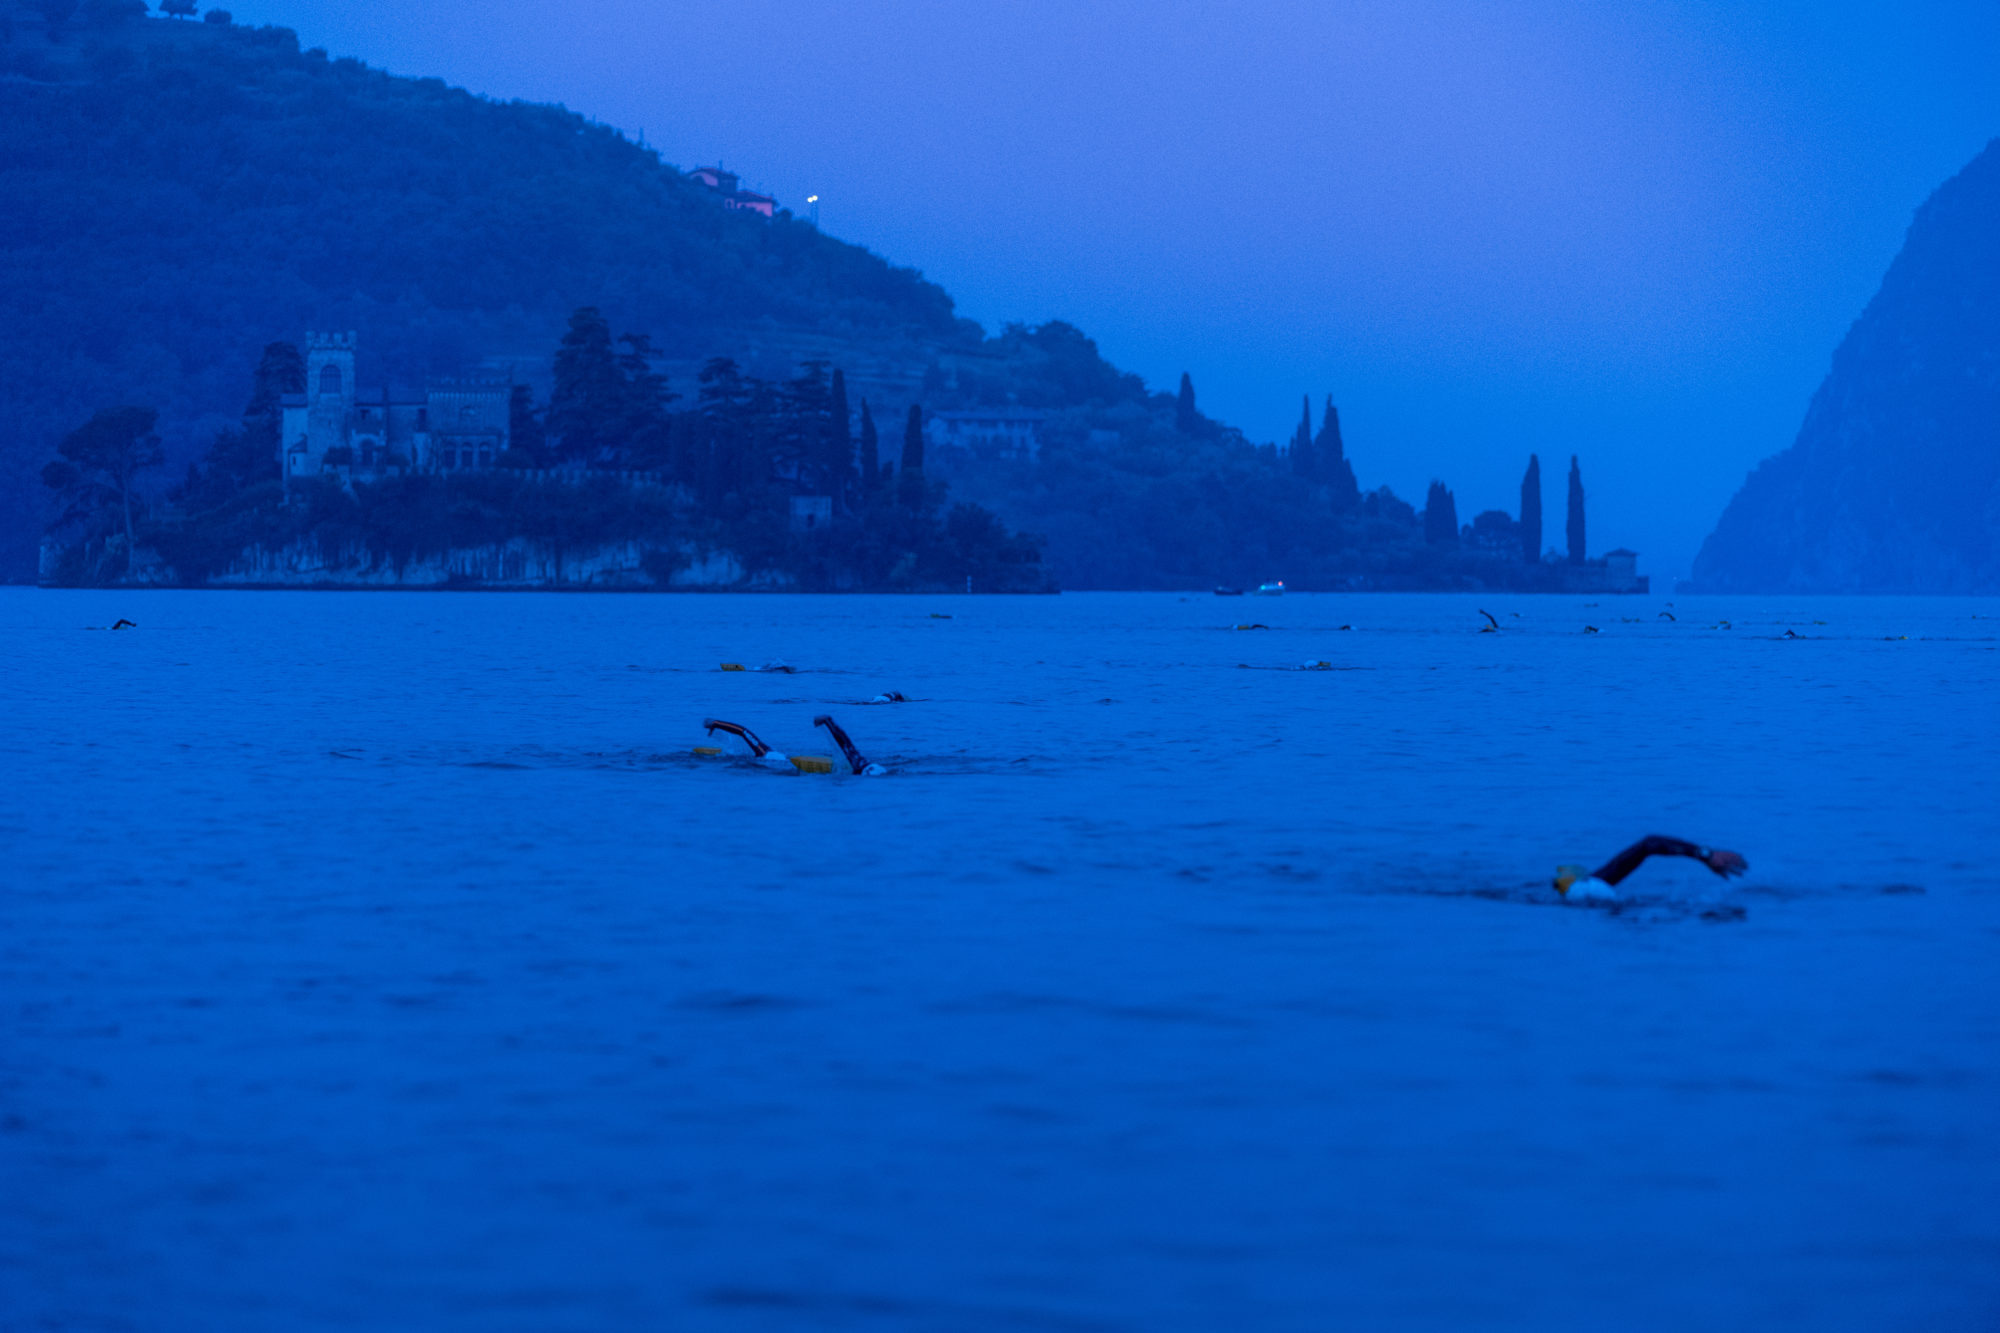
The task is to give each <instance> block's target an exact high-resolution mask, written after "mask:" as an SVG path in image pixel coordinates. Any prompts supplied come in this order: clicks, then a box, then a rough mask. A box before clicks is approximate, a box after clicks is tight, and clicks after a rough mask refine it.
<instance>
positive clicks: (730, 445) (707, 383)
mask: <svg viewBox="0 0 2000 1333" xmlns="http://www.w3.org/2000/svg"><path fill="white" fill-rule="evenodd" d="M700 382H701V390H700V393H699V394H698V395H697V402H698V407H697V412H696V415H697V418H698V419H699V421H700V422H701V428H702V431H703V433H704V436H705V438H704V440H703V441H702V444H701V448H700V456H699V457H698V458H696V459H693V460H690V466H691V468H692V470H694V471H695V472H696V473H697V485H698V486H699V488H700V490H701V494H702V496H703V498H704V499H706V500H707V501H708V502H709V503H710V504H714V503H715V502H717V501H719V500H720V499H721V498H722V497H723V496H726V495H730V494H739V495H740V494H741V493H742V492H743V491H744V490H745V489H747V488H748V487H749V485H750V484H751V483H752V482H753V481H756V480H758V479H760V478H761V476H762V473H761V470H760V469H759V468H758V466H757V461H756V459H755V458H754V457H753V450H754V448H755V439H756V434H757V432H756V429H755V422H754V420H753V417H754V415H755V411H756V399H757V398H758V397H759V393H758V385H757V383H756V381H754V380H750V379H746V378H745V376H744V375H743V372H742V370H741V368H740V367H738V366H737V364H736V362H734V361H733V360H731V359H730V358H728V357H726V356H718V357H711V358H710V359H709V360H708V361H706V362H704V363H703V365H702V368H701V375H700Z"/></svg>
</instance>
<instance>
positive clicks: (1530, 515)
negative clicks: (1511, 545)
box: [1521, 454, 1542, 565]
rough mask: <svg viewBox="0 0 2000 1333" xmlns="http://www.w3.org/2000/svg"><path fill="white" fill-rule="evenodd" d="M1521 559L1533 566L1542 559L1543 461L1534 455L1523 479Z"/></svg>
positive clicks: (1530, 456) (1529, 460)
mask: <svg viewBox="0 0 2000 1333" xmlns="http://www.w3.org/2000/svg"><path fill="white" fill-rule="evenodd" d="M1521 558H1522V559H1523V560H1525V561H1527V562H1528V563H1529V564H1531V565H1532V564H1533V563H1535V562H1536V561H1537V560H1540V559H1541V558H1542V460H1541V459H1540V458H1538V457H1536V456H1535V455H1534V454H1529V455H1528V471H1527V475H1525V476H1523V477H1522V478H1521Z"/></svg>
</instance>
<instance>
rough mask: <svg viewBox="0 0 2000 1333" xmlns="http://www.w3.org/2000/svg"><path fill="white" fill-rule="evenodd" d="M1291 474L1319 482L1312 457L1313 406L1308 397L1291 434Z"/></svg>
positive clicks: (1316, 462) (1316, 464)
mask: <svg viewBox="0 0 2000 1333" xmlns="http://www.w3.org/2000/svg"><path fill="white" fill-rule="evenodd" d="M1292 472H1293V473H1294V474H1295V475H1297V476H1300V477H1304V478H1305V479H1306V480H1307V481H1318V480H1319V460H1318V459H1317V458H1315V457H1313V404H1312V398H1311V397H1310V396H1308V397H1307V398H1306V399H1305V412H1304V414H1303V415H1301V416H1300V418H1299V428H1298V429H1297V430H1296V431H1294V432H1292Z"/></svg>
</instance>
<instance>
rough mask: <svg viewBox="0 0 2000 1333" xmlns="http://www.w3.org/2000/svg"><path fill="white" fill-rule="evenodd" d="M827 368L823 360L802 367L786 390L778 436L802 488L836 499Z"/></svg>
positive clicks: (801, 365) (831, 401) (831, 394)
mask: <svg viewBox="0 0 2000 1333" xmlns="http://www.w3.org/2000/svg"><path fill="white" fill-rule="evenodd" d="M828 364H829V363H828V362H826V361H823V360H816V361H801V362H800V363H799V373H798V374H797V375H796V376H794V377H793V378H792V381H791V383H789V384H787V385H786V386H785V396H784V404H783V409H782V411H783V417H784V419H783V420H782V421H781V422H780V423H779V431H778V435H779V438H780V440H781V442H782V444H783V448H784V452H785V454H786V455H787V462H788V463H789V464H790V466H791V469H792V474H793V476H794V477H795V478H796V479H797V480H798V482H799V484H800V485H802V486H806V487H811V488H817V489H818V490H820V491H822V492H824V493H825V494H827V495H833V494H834V491H833V489H832V487H833V479H832V478H831V477H830V476H829V475H828V468H827V457H826V455H827V444H826V441H827V435H828V434H829V433H830V431H831V430H832V424H833V423H832V415H833V411H832V408H833V391H832V387H831V385H830V384H829V383H828V377H827V366H828Z"/></svg>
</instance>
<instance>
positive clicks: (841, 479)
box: [826, 369, 854, 509]
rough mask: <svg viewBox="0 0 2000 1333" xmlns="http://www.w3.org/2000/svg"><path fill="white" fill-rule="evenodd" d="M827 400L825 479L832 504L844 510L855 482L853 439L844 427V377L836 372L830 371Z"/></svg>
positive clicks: (845, 406)
mask: <svg viewBox="0 0 2000 1333" xmlns="http://www.w3.org/2000/svg"><path fill="white" fill-rule="evenodd" d="M828 398H829V401H828V404H827V416H828V420H827V433H826V471H827V478H828V482H829V485H830V493H831V494H832V496H833V502H834V504H835V505H836V506H838V507H840V508H843V509H844V508H846V506H847V493H848V490H849V489H850V488H851V486H852V484H853V481H854V436H853V434H852V433H851V431H850V430H849V427H848V424H847V376H846V375H845V374H844V373H842V372H841V371H840V370H838V369H836V370H835V371H834V372H833V386H832V388H831V390H830V391H829V394H828Z"/></svg>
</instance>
